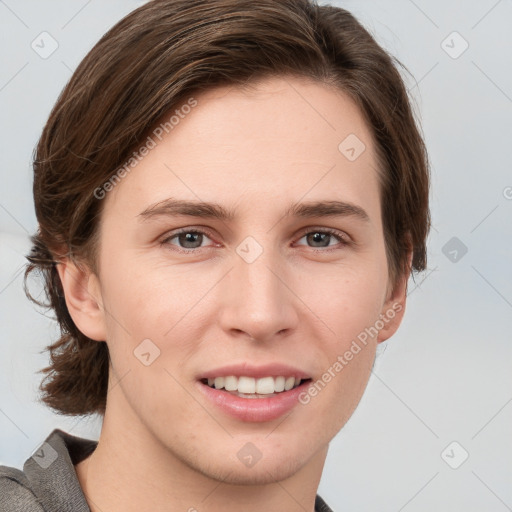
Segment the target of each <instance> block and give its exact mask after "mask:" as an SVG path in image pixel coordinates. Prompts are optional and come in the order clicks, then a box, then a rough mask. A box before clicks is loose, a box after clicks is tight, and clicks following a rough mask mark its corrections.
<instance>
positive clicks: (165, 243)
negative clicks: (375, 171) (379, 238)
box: [160, 228, 353, 254]
mask: <svg viewBox="0 0 512 512" xmlns="http://www.w3.org/2000/svg"><path fill="white" fill-rule="evenodd" d="M183 233H196V234H201V235H206V236H207V237H208V238H210V239H212V238H213V235H212V233H211V232H210V231H208V230H205V229H196V228H183V229H181V230H178V231H176V232H174V233H172V234H171V235H169V236H166V237H165V238H164V239H163V240H162V241H161V242H160V245H161V246H166V247H169V246H170V245H172V246H173V248H172V249H171V250H173V251H177V252H180V253H184V254H192V253H194V252H198V251H199V250H200V249H206V248H207V247H196V248H194V249H184V248H182V247H179V246H176V245H174V244H171V243H170V240H173V239H174V238H176V237H177V236H179V235H182V234H183ZM312 233H322V234H324V233H325V234H329V235H333V236H334V237H335V238H337V239H338V241H339V243H340V245H341V247H337V246H333V247H325V248H320V247H309V249H311V250H313V251H314V252H322V253H325V252H331V251H335V250H340V249H341V248H343V247H346V246H348V245H351V244H352V243H353V242H352V241H350V240H348V239H347V237H346V235H344V234H343V233H342V232H341V231H338V230H336V229H331V228H319V229H315V228H313V229H311V228H308V231H303V232H302V233H301V236H300V238H299V240H300V239H301V238H304V237H305V236H306V235H309V234H312Z"/></svg>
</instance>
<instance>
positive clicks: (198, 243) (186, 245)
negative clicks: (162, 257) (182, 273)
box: [160, 228, 210, 252]
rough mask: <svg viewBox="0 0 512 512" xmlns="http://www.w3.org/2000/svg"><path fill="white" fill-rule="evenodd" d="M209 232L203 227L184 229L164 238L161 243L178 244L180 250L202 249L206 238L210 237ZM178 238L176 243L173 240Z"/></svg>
mask: <svg viewBox="0 0 512 512" xmlns="http://www.w3.org/2000/svg"><path fill="white" fill-rule="evenodd" d="M209 235H210V234H209V233H208V232H207V231H203V230H201V229H190V228H187V229H182V230H181V231H177V232H175V233H173V234H171V235H170V236H167V237H166V238H164V239H163V240H162V241H161V242H160V243H161V245H173V246H177V250H178V251H180V252H191V251H192V250H193V249H201V248H202V247H204V246H202V242H203V241H204V239H205V238H207V239H210V237H209ZM174 239H176V243H174V242H173V240H174Z"/></svg>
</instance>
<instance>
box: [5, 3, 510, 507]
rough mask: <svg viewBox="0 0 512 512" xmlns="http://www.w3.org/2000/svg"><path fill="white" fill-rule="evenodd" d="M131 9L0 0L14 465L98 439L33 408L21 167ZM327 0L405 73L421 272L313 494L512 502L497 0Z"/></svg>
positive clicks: (503, 79) (502, 53)
mask: <svg viewBox="0 0 512 512" xmlns="http://www.w3.org/2000/svg"><path fill="white" fill-rule="evenodd" d="M141 3H142V2H136V1H128V0H125V1H120V0H109V1H108V2H102V1H99V0H90V1H86V0H59V1H57V0H54V1H50V0H47V1H44V2H42V1H40V0H32V1H28V0H18V1H15V0H3V1H2V0H0V37H1V59H2V60H1V66H0V108H1V119H2V123H1V127H0V130H1V132H0V140H1V141H2V151H1V152H0V164H1V165H0V173H1V181H0V183H1V185H0V315H1V318H0V329H1V341H0V348H1V352H0V392H1V396H2V398H1V402H0V433H1V434H0V464H7V465H12V466H17V467H21V466H22V464H23V462H24V460H25V459H26V458H27V457H28V456H29V455H30V454H31V453H33V451H34V450H35V449H36V448H37V447H38V446H39V445H40V444H41V442H42V441H43V440H44V438H45V437H46V436H47V435H48V434H49V433H50V431H51V430H52V429H53V428H56V427H60V428H62V429H64V430H67V431H68V432H70V433H72V434H75V435H81V436H84V437H91V438H97V436H98V434H99V429H100V423H99V421H98V420H97V419H95V418H86V419H80V418H74V419H73V418H65V417H59V416H56V415H54V414H52V413H51V412H50V411H49V410H48V409H46V408H45V407H43V406H42V405H40V404H38V403H37V387H38V384H39V380H40V376H39V375H37V374H36V371H37V370H39V369H41V368H42V367H43V366H44V365H45V364H46V362H47V356H46V355H45V354H41V353H40V352H41V351H42V350H43V348H44V346H45V345H46V344H48V343H49V342H50V339H54V338H55V336H56V335H57V329H56V326H55V324H54V323H53V322H51V321H50V320H49V319H48V318H46V317H44V316H43V315H41V314H40V313H38V312H37V311H36V310H35V309H34V307H33V306H32V304H31V303H30V302H29V301H28V300H27V299H26V298H25V296H24V293H23V290H22V272H21V270H22V269H23V265H24V263H25V261H24V258H23V255H24V254H25V253H27V251H28V250H29V243H28V234H29V233H32V232H33V231H34V230H35V229H36V222H35V216H34V210H33V205H32V191H31V184H32V174H31V162H30V160H31V156H32V151H33V148H34V146H35V144H36V142H37V139H38V137H39V135H40V132H41V130H42V127H43V125H44V123H45V122H46V119H47V117H48V115H49V112H50V109H51V107H52V106H53V104H54V102H55V101H56V99H57V96H58V94H59V92H60V91H61V89H62V88H63V86H64V85H65V83H66V82H67V80H68V79H69V78H70V76H71V73H72V71H73V70H74V69H75V67H76V66H77V65H78V63H79V62H80V60H81V59H82V58H83V57H84V56H85V54H86V53H87V51H88V50H89V49H90V48H91V47H92V46H93V45H94V44H95V43H96V42H97V40H98V39H99V38H100V37H101V35H102V34H103V33H104V32H105V31H106V30H107V29H108V28H110V27H111V26H112V25H113V24H115V23H116V22H117V21H118V20H119V19H120V18H121V17H122V16H123V15H125V14H126V13H128V12H129V11H131V10H132V9H133V8H135V7H137V6H139V5H141ZM322 3H324V2H322ZM335 4H336V5H339V6H341V7H345V8H347V9H348V10H349V11H351V12H352V13H354V14H355V15H356V16H357V17H358V18H359V19H360V20H361V21H362V22H363V23H364V25H365V26H366V27H367V28H368V29H369V30H370V31H371V32H372V33H373V34H374V36H375V37H376V38H377V40H378V41H379V42H380V43H381V44H382V45H383V46H384V47H386V48H387V49H388V50H389V51H390V52H391V53H392V54H394V55H396V56H397V57H398V58H399V59H400V60H401V61H402V62H403V63H404V64H405V65H406V66H407V67H408V69H409V70H410V71H411V73H412V74H413V76H414V77H415V80H413V79H412V78H410V77H406V80H407V83H408V86H409V88H410V90H411V94H412V95H413V97H414V98H415V102H416V104H417V112H418V115H419V116H420V117H421V119H422V126H423V131H424V134H425V139H426V142H427V145H428V148H429V153H430V158H431V162H432V178H433V192H432V214H433V225H434V228H433V230H432V233H431V236H430V238H429V269H428V270H427V271H426V272H425V273H424V274H423V275H421V276H419V278H417V279H416V282H413V281H411V283H410V293H409V299H408V307H407V312H406V315H405V320H404V322H403V324H402V327H401V328H400V330H399V332H398V333H397V334H396V335H395V336H394V337H393V338H391V339H390V340H389V341H388V342H387V343H386V350H385V351H384V352H383V353H382V355H380V356H379V357H378V359H377V364H376V367H375V372H374V374H373V375H372V377H371V379H370V382H369V384H368V388H367V389H366V392H365V395H364V397H363V400H362V402H361V404H360V405H359V407H358V408H357V410H356V412H355V414H354V415H353V417H352V418H351V419H350V420H349V422H348V424H347V425H346V426H345V427H344V428H343V429H342V431H341V432H340V434H339V435H338V436H337V437H336V438H335V439H334V440H333V441H332V443H331V449H330V452H329V456H328V458H327V461H326V466H325V471H324V474H323V477H322V482H321V485H320V489H319V493H320V494H321V495H322V496H323V497H324V499H325V500H326V501H327V502H328V504H330V506H331V507H332V508H333V509H334V510H335V511H344V512H349V511H360V510H376V511H377V510H378V511H402V510H404V511H407V512H413V511H415V512H419V511H429V512H431V511H432V510H436V511H455V510H464V511H467V512H470V511H482V510H485V511H487V512H493V511H496V512H501V511H505V510H512V485H511V482H512V437H511V432H512V430H511V426H512V403H511V402H512V372H511V370H512V366H511V362H512V343H511V342H512V339H511V338H512V337H511V334H510V333H511V328H512V270H511V268H512V266H511V262H512V242H511V239H512V222H511V219H512V172H511V170H512V169H511V162H512V126H511V125H512V67H511V65H512V30H510V28H511V26H512V1H511V0H501V1H496V0H482V1H479V2H468V1H454V0H450V1H444V0H443V1H441V0H435V1H430V2H427V1H426V0H416V1H412V0H392V1H386V2H384V1H379V2H377V1H371V0H358V1H355V0H352V1H338V2H335ZM43 31H47V32H49V33H50V34H51V35H52V37H53V38H55V40H56V41H57V42H58V45H59V46H58V49H57V50H56V51H55V52H54V53H53V54H52V55H51V56H50V57H48V58H47V59H43V58H41V57H40V56H39V55H38V54H37V53H36V52H35V51H34V50H33V49H32V48H31V43H32V41H33V40H34V39H36V38H37V37H38V36H39V34H40V33H41V32H43ZM454 31H456V32H458V33H459V34H460V36H459V35H451V34H452V32H454ZM443 41H445V42H444V43H443ZM464 41H466V42H467V43H468V44H469V47H468V48H467V50H466V51H465V52H464V53H462V54H461V55H460V56H459V55H458V54H459V53H460V51H461V50H462V49H463V48H464V45H465V42H464ZM450 53H451V55H449V54H450ZM455 56H456V57H457V58H453V57H455ZM453 237H456V238H457V239H458V241H455V242H453V241H452V242H451V243H456V244H459V248H457V247H456V246H454V247H455V250H456V251H457V253H454V252H451V254H450V251H453V250H454V247H452V246H450V245H448V246H446V244H447V243H448V242H449V241H450V240H451V239H452V238H453ZM461 243H463V244H464V245H465V246H466V247H467V253H466V254H464V255H462V252H461V251H460V247H461V245H460V244H461ZM443 248H444V251H443ZM445 253H446V254H445ZM461 255H462V257H461ZM455 256H457V257H458V258H459V259H458V261H456V262H454V261H452V259H453V258H454V257H455ZM453 441H456V442H457V443H458V444H457V445H455V447H453V445H452V446H451V447H450V448H449V449H448V450H447V451H446V452H445V451H444V450H445V448H446V447H447V446H448V445H450V443H452V442H453ZM452 448H453V450H452ZM464 451H466V452H467V453H468V454H469V457H468V459H467V460H466V461H465V462H464V463H463V464H462V465H460V467H459V468H458V469H452V467H450V466H449V465H448V464H447V462H446V461H449V462H450V463H451V464H452V465H457V464H458V463H460V461H461V460H462V459H461V457H462V455H463V454H464ZM442 453H444V454H445V455H444V458H443V456H442Z"/></svg>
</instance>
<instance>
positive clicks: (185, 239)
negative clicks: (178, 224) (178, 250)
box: [179, 232, 201, 249]
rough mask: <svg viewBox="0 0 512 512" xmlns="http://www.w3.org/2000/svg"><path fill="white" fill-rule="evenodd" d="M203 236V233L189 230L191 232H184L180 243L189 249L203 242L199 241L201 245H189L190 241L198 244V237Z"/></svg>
mask: <svg viewBox="0 0 512 512" xmlns="http://www.w3.org/2000/svg"><path fill="white" fill-rule="evenodd" d="M200 236H201V233H195V232H189V233H182V234H181V235H180V236H179V238H180V243H181V244H182V245H184V246H185V247H186V248H187V249H194V248H195V247H199V246H200V245H201V243H199V246H196V245H193V246H192V247H190V246H187V244H188V243H192V244H194V243H196V244H197V238H198V237H200Z"/></svg>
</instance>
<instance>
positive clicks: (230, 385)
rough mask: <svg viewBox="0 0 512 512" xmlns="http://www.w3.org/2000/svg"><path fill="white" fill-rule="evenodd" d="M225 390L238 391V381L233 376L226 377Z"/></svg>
mask: <svg viewBox="0 0 512 512" xmlns="http://www.w3.org/2000/svg"><path fill="white" fill-rule="evenodd" d="M224 388H225V389H226V391H236V390H237V389H238V379H237V378H236V377H234V376H233V375H230V376H229V377H224Z"/></svg>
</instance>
